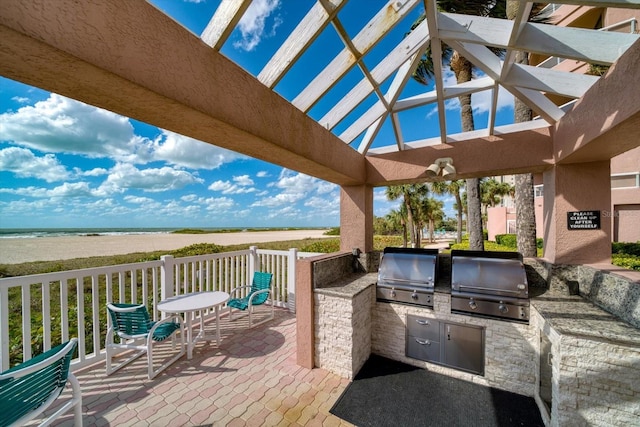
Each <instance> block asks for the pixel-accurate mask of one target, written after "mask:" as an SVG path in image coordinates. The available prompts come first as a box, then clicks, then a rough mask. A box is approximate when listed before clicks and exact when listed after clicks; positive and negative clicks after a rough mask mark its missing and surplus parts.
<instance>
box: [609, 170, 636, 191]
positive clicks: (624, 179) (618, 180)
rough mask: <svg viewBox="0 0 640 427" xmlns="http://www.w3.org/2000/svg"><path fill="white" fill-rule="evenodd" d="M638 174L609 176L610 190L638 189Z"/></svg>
mask: <svg viewBox="0 0 640 427" xmlns="http://www.w3.org/2000/svg"><path fill="white" fill-rule="evenodd" d="M639 175H640V174H638V173H627V174H620V175H612V176H611V188H633V187H638V186H640V185H639V182H638V178H639Z"/></svg>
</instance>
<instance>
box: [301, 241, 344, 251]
mask: <svg viewBox="0 0 640 427" xmlns="http://www.w3.org/2000/svg"><path fill="white" fill-rule="evenodd" d="M298 250H299V251H300V252H320V253H323V254H329V253H331V252H338V251H339V250H340V239H322V240H320V241H317V242H313V243H309V244H308V245H304V246H302V247H301V248H299V249H298Z"/></svg>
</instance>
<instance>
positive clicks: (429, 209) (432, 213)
mask: <svg viewBox="0 0 640 427" xmlns="http://www.w3.org/2000/svg"><path fill="white" fill-rule="evenodd" d="M443 207H444V203H443V202H442V201H440V200H436V199H434V198H433V197H428V198H425V199H423V200H422V202H421V203H420V214H421V215H420V217H421V218H422V219H423V220H425V221H426V222H427V224H428V227H429V241H430V242H433V241H434V238H433V234H434V228H435V224H436V222H437V221H442V219H443V218H444V211H443V210H442V208H443Z"/></svg>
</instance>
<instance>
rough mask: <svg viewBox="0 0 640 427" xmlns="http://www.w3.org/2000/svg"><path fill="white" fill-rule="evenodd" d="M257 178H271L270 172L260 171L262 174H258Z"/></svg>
mask: <svg viewBox="0 0 640 427" xmlns="http://www.w3.org/2000/svg"><path fill="white" fill-rule="evenodd" d="M256 176H257V177H258V178H266V177H268V176H270V175H269V172H267V171H260V172H258V173H257V174H256Z"/></svg>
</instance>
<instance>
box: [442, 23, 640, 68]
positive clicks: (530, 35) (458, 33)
mask: <svg viewBox="0 0 640 427" xmlns="http://www.w3.org/2000/svg"><path fill="white" fill-rule="evenodd" d="M438 23H439V27H440V31H439V34H440V38H442V40H444V41H445V42H447V43H448V42H449V41H457V42H463V43H474V44H481V45H487V46H493V47H497V48H500V49H511V50H521V51H524V52H531V53H537V54H540V55H549V56H557V57H560V58H567V59H575V60H578V61H585V62H595V63H599V64H612V63H613V62H615V61H616V60H617V59H618V57H619V56H620V55H622V54H623V53H624V52H625V51H626V50H627V49H628V48H629V47H630V46H631V45H632V44H633V43H635V41H636V40H638V38H640V35H638V34H627V33H619V32H615V31H597V30H588V29H583V28H571V27H558V26H555V25H548V24H534V23H530V22H527V23H524V24H523V25H522V29H521V30H520V31H519V35H518V37H517V39H516V40H515V41H510V39H511V35H512V33H513V31H514V22H513V21H508V20H504V19H496V18H486V17H481V16H469V15H458V14H452V13H441V14H440V15H439V21H438Z"/></svg>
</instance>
